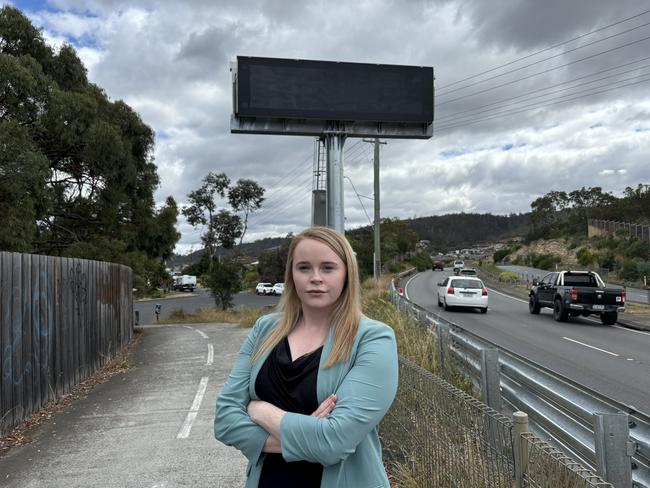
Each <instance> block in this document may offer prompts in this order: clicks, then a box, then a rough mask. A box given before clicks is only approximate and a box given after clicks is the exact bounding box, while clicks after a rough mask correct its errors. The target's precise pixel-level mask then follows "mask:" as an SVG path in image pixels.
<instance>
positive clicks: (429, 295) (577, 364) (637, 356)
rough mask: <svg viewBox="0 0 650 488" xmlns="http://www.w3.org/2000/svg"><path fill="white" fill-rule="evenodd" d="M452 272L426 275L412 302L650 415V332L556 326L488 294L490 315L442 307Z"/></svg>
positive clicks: (415, 285) (522, 304)
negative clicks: (443, 285) (441, 289)
mask: <svg viewBox="0 0 650 488" xmlns="http://www.w3.org/2000/svg"><path fill="white" fill-rule="evenodd" d="M449 273H450V271H448V270H446V271H444V272H440V271H426V272H424V273H419V274H417V275H415V277H413V278H412V279H411V280H410V281H409V282H408V284H407V286H406V287H405V293H406V294H407V297H408V298H409V299H410V300H412V301H413V302H414V303H416V304H418V305H419V306H421V307H422V308H424V309H426V310H429V311H433V312H437V313H440V314H441V315H442V316H443V317H444V318H446V319H447V320H450V321H452V322H454V323H457V324H458V325H460V326H462V327H463V328H465V329H467V330H469V331H471V332H473V333H475V334H477V335H479V336H481V337H483V338H485V339H487V340H489V341H491V342H493V343H495V344H497V345H499V346H501V347H503V348H505V349H508V350H510V351H512V352H515V353H517V354H519V355H522V356H524V357H526V358H528V359H530V360H532V361H534V362H536V363H539V364H541V365H543V366H545V367H547V368H549V369H551V370H553V371H556V372H557V373H559V374H561V375H564V376H566V377H568V378H570V379H572V380H574V381H576V382H578V383H580V384H583V385H585V386H586V387H588V388H591V389H593V390H596V391H598V392H600V393H602V394H604V395H606V396H608V397H611V398H614V399H616V400H618V401H619V402H622V403H625V404H627V405H631V406H633V407H634V408H636V409H637V410H639V411H641V412H644V413H646V414H650V354H649V351H650V333H648V332H642V331H636V330H631V329H626V328H624V327H620V326H617V325H615V326H605V325H602V324H601V322H600V320H599V319H597V318H596V319H588V318H574V319H571V321H569V322H566V323H560V322H555V321H554V320H553V317H552V313H551V310H550V309H542V311H541V313H540V315H531V314H530V313H529V312H528V304H527V302H526V301H524V300H521V299H518V298H512V297H509V296H507V295H504V294H501V293H499V292H497V291H495V290H489V310H488V313H487V314H481V313H480V312H479V311H478V310H460V309H457V310H453V311H450V312H445V311H444V310H443V309H442V308H440V307H438V306H437V299H436V296H437V295H436V294H437V283H438V282H440V281H442V276H445V275H448V274H449Z"/></svg>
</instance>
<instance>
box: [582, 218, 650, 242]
mask: <svg viewBox="0 0 650 488" xmlns="http://www.w3.org/2000/svg"><path fill="white" fill-rule="evenodd" d="M587 233H588V236H589V237H594V236H599V235H616V234H623V235H625V236H627V237H630V238H634V239H639V240H642V241H646V242H650V225H646V224H636V223H633V222H615V221H613V220H598V219H589V220H588V221H587Z"/></svg>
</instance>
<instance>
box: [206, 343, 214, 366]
mask: <svg viewBox="0 0 650 488" xmlns="http://www.w3.org/2000/svg"><path fill="white" fill-rule="evenodd" d="M213 361H214V346H213V345H212V344H208V362H207V363H205V365H206V366H210V365H211V364H212V362H213Z"/></svg>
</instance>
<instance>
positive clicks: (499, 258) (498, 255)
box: [492, 247, 510, 263]
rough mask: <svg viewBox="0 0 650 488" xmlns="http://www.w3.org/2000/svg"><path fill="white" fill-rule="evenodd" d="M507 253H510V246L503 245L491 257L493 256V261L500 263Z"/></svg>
mask: <svg viewBox="0 0 650 488" xmlns="http://www.w3.org/2000/svg"><path fill="white" fill-rule="evenodd" d="M508 254H510V248H507V247H505V248H503V249H499V250H498V251H496V252H495V253H494V254H493V255H492V257H493V258H494V262H495V263H500V262H501V261H503V258H505V257H506V256H507V255H508Z"/></svg>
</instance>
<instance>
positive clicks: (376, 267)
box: [363, 138, 386, 280]
mask: <svg viewBox="0 0 650 488" xmlns="http://www.w3.org/2000/svg"><path fill="white" fill-rule="evenodd" d="M363 141H364V142H370V143H372V144H374V145H375V158H374V170H375V171H374V186H375V195H374V196H375V224H374V227H375V229H374V231H375V252H374V256H373V258H374V259H373V273H372V275H373V277H374V278H375V279H376V280H377V279H379V276H380V275H381V247H380V245H379V244H380V242H381V236H380V232H379V227H380V225H381V224H380V211H379V209H380V205H379V145H380V144H386V142H380V141H379V139H378V138H375V140H374V141H373V140H368V139H364V140H363Z"/></svg>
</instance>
